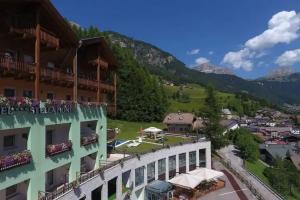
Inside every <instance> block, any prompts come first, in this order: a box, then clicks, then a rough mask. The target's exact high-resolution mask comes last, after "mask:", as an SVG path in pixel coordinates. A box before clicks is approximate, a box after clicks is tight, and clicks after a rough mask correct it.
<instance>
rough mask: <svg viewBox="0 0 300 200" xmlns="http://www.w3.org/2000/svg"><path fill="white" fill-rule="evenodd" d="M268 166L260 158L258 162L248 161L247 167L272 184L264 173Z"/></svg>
mask: <svg viewBox="0 0 300 200" xmlns="http://www.w3.org/2000/svg"><path fill="white" fill-rule="evenodd" d="M266 168H267V167H266V166H265V165H264V164H263V163H262V162H261V161H259V160H258V161H256V162H249V161H246V169H247V170H248V171H250V172H252V173H253V174H255V175H256V176H258V177H259V178H260V179H261V180H262V181H263V182H265V183H266V184H268V185H270V183H269V181H268V179H267V177H265V175H264V174H263V172H264V170H265V169H266Z"/></svg>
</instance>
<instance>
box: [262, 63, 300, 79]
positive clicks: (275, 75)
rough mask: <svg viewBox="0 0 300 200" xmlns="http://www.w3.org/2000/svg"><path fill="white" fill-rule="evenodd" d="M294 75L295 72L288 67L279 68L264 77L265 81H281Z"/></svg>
mask: <svg viewBox="0 0 300 200" xmlns="http://www.w3.org/2000/svg"><path fill="white" fill-rule="evenodd" d="M294 73H295V70H294V69H293V68H292V67H289V66H281V67H277V68H274V69H272V70H271V71H270V72H269V73H268V74H267V76H266V78H267V79H276V80H277V79H282V78H284V77H287V76H290V75H292V74H294Z"/></svg>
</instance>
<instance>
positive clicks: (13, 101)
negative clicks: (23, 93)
mask: <svg viewBox="0 0 300 200" xmlns="http://www.w3.org/2000/svg"><path fill="white" fill-rule="evenodd" d="M36 106H39V101H35V100H33V99H30V98H28V97H21V98H16V97H3V96H0V107H11V108H14V109H15V110H25V109H26V108H30V107H36Z"/></svg>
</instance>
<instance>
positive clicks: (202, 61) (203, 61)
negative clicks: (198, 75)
mask: <svg viewBox="0 0 300 200" xmlns="http://www.w3.org/2000/svg"><path fill="white" fill-rule="evenodd" d="M195 62H196V64H197V65H202V64H204V63H209V62H210V60H208V59H207V58H204V57H200V58H197V59H196V61H195Z"/></svg>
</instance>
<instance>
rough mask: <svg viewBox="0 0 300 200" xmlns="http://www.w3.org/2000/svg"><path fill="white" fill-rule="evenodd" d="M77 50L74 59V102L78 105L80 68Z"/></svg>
mask: <svg viewBox="0 0 300 200" xmlns="http://www.w3.org/2000/svg"><path fill="white" fill-rule="evenodd" d="M77 57H78V55H77V49H75V55H74V57H73V76H74V85H73V102H74V103H77V100H78V71H77V69H78V66H77Z"/></svg>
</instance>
